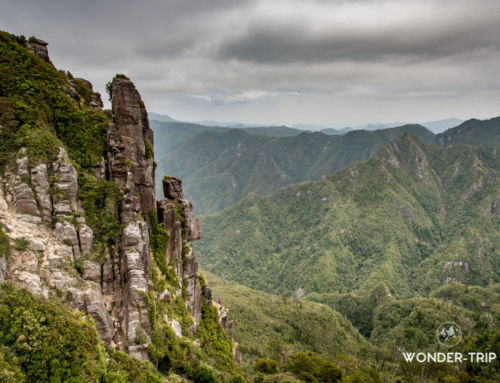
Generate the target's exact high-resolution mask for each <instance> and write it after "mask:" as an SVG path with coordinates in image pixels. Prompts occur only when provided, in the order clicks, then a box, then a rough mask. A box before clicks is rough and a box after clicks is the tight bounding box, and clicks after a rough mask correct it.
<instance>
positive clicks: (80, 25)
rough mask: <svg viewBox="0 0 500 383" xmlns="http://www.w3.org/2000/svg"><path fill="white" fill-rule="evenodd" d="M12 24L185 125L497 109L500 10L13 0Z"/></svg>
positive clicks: (61, 62) (490, 4) (494, 6)
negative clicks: (124, 80)
mask: <svg viewBox="0 0 500 383" xmlns="http://www.w3.org/2000/svg"><path fill="white" fill-rule="evenodd" d="M375 5H376V7H375ZM379 9H382V10H381V11H380V10H379ZM13 15H15V17H13ZM330 16H331V17H332V20H334V21H333V22H329V17H330ZM0 26H1V27H0V28H1V29H5V30H7V31H9V32H12V33H16V34H25V35H27V36H29V35H37V36H38V37H40V38H42V39H45V40H47V41H48V42H49V44H50V46H49V50H50V54H51V58H52V59H53V61H54V63H55V65H56V66H57V67H59V68H61V69H64V70H70V71H71V72H72V73H73V74H75V75H78V76H83V77H87V78H88V79H89V80H91V81H92V82H93V83H94V86H95V87H96V89H98V90H99V91H101V93H103V92H104V85H105V83H106V82H107V81H109V80H110V79H111V78H112V76H113V75H114V74H115V73H117V72H123V73H126V74H128V75H129V76H130V77H131V78H132V79H133V80H134V81H135V82H136V85H137V86H138V88H139V90H140V91H141V94H142V95H143V98H144V99H145V101H146V104H147V105H148V108H149V109H150V110H153V111H157V112H164V113H167V114H172V115H174V117H177V113H178V118H186V119H191V120H194V119H196V118H197V116H199V119H216V118H220V119H226V120H229V119H230V120H245V119H252V121H251V122H263V123H265V122H269V121H271V120H272V121H273V122H275V123H284V122H287V121H291V122H294V121H295V122H297V121H299V120H300V121H301V122H324V121H325V120H333V119H337V120H338V121H341V120H342V119H343V120H345V121H347V120H348V119H349V116H353V118H354V116H360V115H363V116H364V117H363V118H366V119H367V120H368V121H366V122H373V121H374V120H375V119H378V120H384V121H387V120H410V118H405V117H404V115H402V114H404V113H407V115H408V116H410V115H411V114H412V113H416V112H415V111H414V110H413V109H412V106H411V105H412V102H414V100H415V99H418V100H419V101H418V102H419V103H421V105H420V108H421V109H420V110H421V111H425V107H424V106H425V105H427V107H428V110H429V111H430V112H429V113H431V112H434V113H435V114H434V115H432V116H430V115H429V116H427V115H426V116H425V118H422V119H427V120H429V119H437V118H439V117H449V116H450V114H449V113H451V114H456V113H452V111H453V106H454V105H455V106H456V108H457V109H456V110H458V111H461V112H462V111H463V113H466V112H465V111H466V110H467V111H474V110H480V111H481V113H483V112H484V111H485V110H486V109H487V108H489V109H488V110H491V111H492V112H491V113H492V114H494V112H493V111H495V110H496V109H495V108H498V101H490V100H498V89H499V86H500V85H499V84H500V77H499V75H498V74H497V73H498V70H497V69H498V64H499V63H500V53H499V52H500V46H499V40H498V36H500V2H498V0H481V2H480V3H479V2H475V1H469V0H419V1H416V0H354V1H353V0H349V1H348V0H307V1H301V0H273V1H269V0H242V1H236V0H144V1H138V0H121V1H117V0H99V1H98V0H86V1H81V0H43V1H42V0H2V7H1V10H0ZM468 95H470V96H468ZM445 98H447V100H448V101H446V108H445V107H444V106H443V105H444V104H443V103H444V101H443V100H444V99H445ZM426 99H427V100H426ZM374 100H376V101H374ZM384 100H385V101H384ZM387 100H390V101H387ZM380 105H382V106H380ZM384 105H385V107H386V108H387V109H384ZM389 106H390V107H389ZM360 108H362V109H363V110H364V111H365V112H366V113H362V114H361V113H360V112H359V110H360ZM395 110H401V115H398V116H397V117H394V118H392V117H390V115H392V114H393V113H395V112H394V111H395ZM384 113H386V114H387V116H385V117H384ZM439 113H443V114H445V115H442V116H440V115H436V114H439ZM495 113H496V112H495ZM382 117H384V118H382ZM458 117H465V118H466V117H468V116H467V115H465V116H458ZM358 122H360V123H362V122H365V121H358Z"/></svg>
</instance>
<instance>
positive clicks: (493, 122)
mask: <svg viewBox="0 0 500 383" xmlns="http://www.w3.org/2000/svg"><path fill="white" fill-rule="evenodd" d="M436 142H437V143H438V145H441V146H451V145H458V144H469V145H485V144H499V143H500V117H495V118H492V119H489V120H476V119H472V120H467V121H465V122H463V123H462V124H460V125H458V126H457V127H455V128H453V129H448V130H447V131H445V132H443V133H441V134H438V135H437V136H436Z"/></svg>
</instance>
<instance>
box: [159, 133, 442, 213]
mask: <svg viewBox="0 0 500 383" xmlns="http://www.w3.org/2000/svg"><path fill="white" fill-rule="evenodd" d="M405 133H412V134H415V135H416V136H418V137H420V138H421V139H422V140H423V141H425V142H432V141H433V139H434V135H433V134H432V133H430V132H429V131H428V130H426V129H425V128H424V127H421V126H419V125H405V126H402V127H398V128H391V129H385V130H379V131H374V132H369V131H353V132H349V133H347V134H345V135H340V136H331V135H325V134H323V133H320V132H302V133H300V134H298V135H295V136H290V137H267V136H261V135H252V134H248V133H247V132H246V129H234V130H230V131H227V132H225V131H220V132H212V131H203V132H201V133H200V134H198V135H196V136H194V137H192V138H190V139H188V140H186V141H185V142H184V143H183V144H181V145H180V146H179V147H178V148H177V149H175V150H174V151H171V152H168V153H166V155H165V156H163V157H162V158H161V159H160V160H159V163H158V169H159V174H160V173H162V172H163V173H165V174H169V175H172V176H179V177H181V178H183V180H184V185H185V189H186V193H187V195H189V197H190V198H191V199H192V200H193V201H196V203H197V204H196V205H197V212H199V213H213V212H215V211H219V210H221V209H222V208H224V207H226V206H229V205H231V204H233V203H235V202H237V201H239V200H240V199H241V198H243V197H244V196H246V195H247V194H248V193H251V192H254V193H257V194H269V193H272V192H273V191H276V190H277V189H279V188H282V187H285V186H289V185H293V184H295V183H298V182H302V181H307V180H312V179H317V178H321V177H323V176H326V175H328V174H330V173H331V172H332V171H334V170H338V169H340V168H342V167H344V166H346V165H347V164H349V163H350V162H353V161H357V160H362V159H368V158H370V157H372V156H373V155H375V153H376V152H377V150H378V149H380V147H381V146H383V145H384V144H386V143H388V142H389V141H391V140H393V139H395V138H398V137H401V136H402V135H403V134H405ZM159 146H161V142H158V143H157V147H159ZM160 150H161V149H160Z"/></svg>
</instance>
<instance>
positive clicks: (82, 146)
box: [0, 32, 109, 168]
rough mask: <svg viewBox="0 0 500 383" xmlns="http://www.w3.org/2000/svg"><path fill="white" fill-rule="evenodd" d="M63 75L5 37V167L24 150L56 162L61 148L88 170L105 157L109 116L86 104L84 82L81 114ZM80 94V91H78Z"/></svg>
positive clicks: (0, 35) (1, 137) (0, 41)
mask: <svg viewBox="0 0 500 383" xmlns="http://www.w3.org/2000/svg"><path fill="white" fill-rule="evenodd" d="M70 87H71V85H70V84H69V80H68V78H67V76H66V74H65V73H64V72H61V71H57V70H56V69H55V68H54V67H53V66H52V65H51V64H49V63H46V62H44V61H42V60H41V59H39V58H38V57H35V56H34V55H32V54H31V53H29V52H28V51H27V50H26V49H25V48H24V47H23V46H22V45H21V44H19V42H18V38H17V37H16V36H13V35H10V34H8V33H5V32H0V116H1V117H0V124H1V125H3V127H4V128H3V129H2V130H1V132H0V163H2V164H5V163H7V161H8V156H9V154H10V153H12V152H15V151H16V150H17V149H19V148H20V147H21V146H25V147H26V148H27V149H28V152H29V153H31V154H32V157H33V158H39V159H40V160H51V159H54V156H55V155H57V150H56V148H57V147H59V146H61V143H62V144H63V146H66V147H67V149H68V150H69V154H70V157H71V158H72V160H73V161H75V162H76V163H77V164H78V165H80V166H82V167H83V168H88V167H91V166H93V165H94V164H96V163H97V162H98V161H99V160H100V159H101V158H102V157H103V155H104V151H105V143H106V127H107V124H108V121H109V116H108V114H107V113H106V112H104V111H102V110H92V109H90V108H89V107H88V106H87V105H86V104H87V103H86V101H85V98H88V94H89V92H92V91H91V90H90V89H88V88H87V87H86V85H85V84H84V83H83V82H78V87H77V88H78V89H80V91H82V94H81V96H80V97H81V100H82V101H83V102H82V108H79V107H78V105H76V104H75V102H74V101H73V100H72V99H71V98H69V97H68V95H67V94H66V92H65V90H66V89H68V88H70ZM78 89H77V91H78Z"/></svg>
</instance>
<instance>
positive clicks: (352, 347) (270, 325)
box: [206, 273, 369, 369]
mask: <svg viewBox="0 0 500 383" xmlns="http://www.w3.org/2000/svg"><path fill="white" fill-rule="evenodd" d="M206 276H207V278H208V281H209V283H210V287H211V288H212V289H213V291H214V295H215V296H216V297H219V298H220V299H221V300H222V303H223V305H224V306H225V307H227V308H228V309H229V315H230V317H231V318H232V319H233V320H234V321H235V322H236V326H235V328H234V331H233V336H234V338H235V340H236V341H237V342H238V343H239V345H240V350H241V352H242V353H243V356H244V358H243V362H244V364H245V365H246V367H247V369H248V368H249V366H252V365H253V364H254V363H255V362H256V361H257V359H259V358H273V359H275V360H276V361H278V362H280V364H281V362H282V361H281V360H280V357H279V355H281V354H282V355H289V354H290V353H292V352H305V351H314V352H317V353H318V354H320V355H322V356H323V357H331V356H333V355H337V354H341V353H344V354H349V355H351V356H352V357H353V358H356V357H357V356H358V355H359V354H360V352H361V351H360V350H361V348H362V347H365V348H366V347H369V346H368V343H367V342H366V341H365V340H364V339H363V337H362V336H361V335H360V334H359V333H358V332H357V331H356V329H354V328H353V327H352V325H351V324H350V323H349V321H348V320H346V319H345V318H343V317H342V316H341V315H339V314H338V313H337V312H336V311H334V310H332V309H331V308H330V307H328V306H327V305H321V304H317V303H313V302H309V301H306V300H304V301H302V302H301V303H302V304H301V305H299V304H297V303H296V302H295V301H294V300H293V299H292V298H291V297H290V298H288V297H278V296H273V295H269V294H266V293H264V292H261V291H255V290H251V289H249V288H247V287H244V286H241V285H238V284H237V283H234V282H230V281H224V280H222V279H220V278H218V277H216V276H215V275H213V274H210V273H207V274H206ZM273 350H274V351H273Z"/></svg>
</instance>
